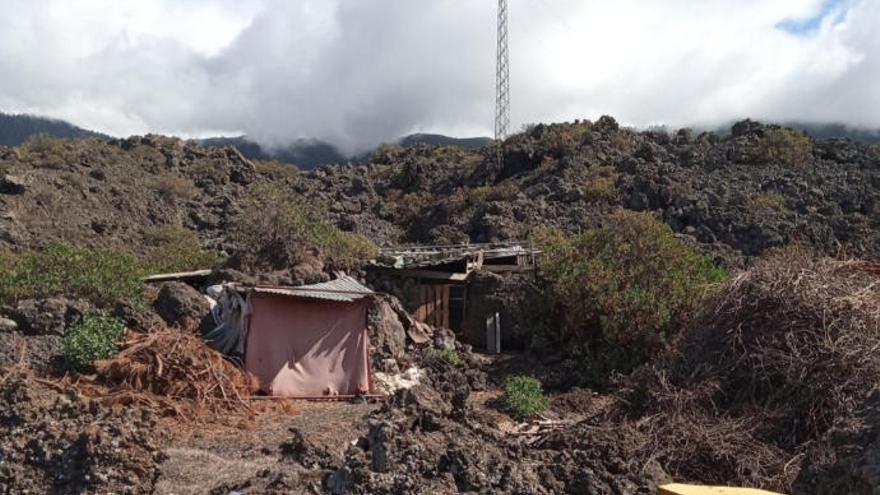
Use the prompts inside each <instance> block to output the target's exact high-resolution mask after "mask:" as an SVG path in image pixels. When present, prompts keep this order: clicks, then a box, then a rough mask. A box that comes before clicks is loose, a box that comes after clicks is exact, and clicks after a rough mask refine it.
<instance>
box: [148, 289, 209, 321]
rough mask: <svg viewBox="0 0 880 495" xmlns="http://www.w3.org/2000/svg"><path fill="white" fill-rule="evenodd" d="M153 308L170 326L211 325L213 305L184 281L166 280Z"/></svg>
mask: <svg viewBox="0 0 880 495" xmlns="http://www.w3.org/2000/svg"><path fill="white" fill-rule="evenodd" d="M153 309H155V310H156V313H158V315H159V316H160V317H161V318H162V319H163V320H165V323H166V324H168V325H170V326H176V327H180V328H198V327H201V326H202V324H203V323H204V324H205V325H210V316H211V305H210V304H209V303H208V300H207V299H206V298H205V296H203V295H202V294H201V293H200V292H199V291H197V290H196V289H194V288H193V287H191V286H189V285H187V284H185V283H183V282H166V283H164V284H162V286H161V288H160V289H159V295H158V297H156V301H155V302H154V303H153Z"/></svg>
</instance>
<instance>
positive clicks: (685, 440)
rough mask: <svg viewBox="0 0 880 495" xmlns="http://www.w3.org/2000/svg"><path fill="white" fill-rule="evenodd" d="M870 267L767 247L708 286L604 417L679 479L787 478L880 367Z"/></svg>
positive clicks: (763, 481)
mask: <svg viewBox="0 0 880 495" xmlns="http://www.w3.org/2000/svg"><path fill="white" fill-rule="evenodd" d="M878 273H880V265H877V264H873V263H867V262H861V261H839V260H833V259H828V258H816V257H813V256H811V255H809V254H807V253H806V252H804V251H802V250H799V249H788V250H785V251H781V252H778V253H775V254H773V255H771V256H769V257H767V258H765V259H764V260H762V261H760V262H758V263H757V264H756V265H755V266H754V267H753V268H752V269H751V270H750V271H748V272H747V273H744V274H742V275H740V276H738V277H736V278H735V279H734V280H732V281H731V282H729V283H728V284H727V285H726V286H725V287H724V288H722V289H721V290H720V291H719V292H718V293H717V294H716V295H715V296H714V298H713V299H712V300H711V301H710V303H709V304H708V305H707V307H706V308H705V310H704V311H703V312H702V314H701V315H700V316H699V317H698V318H697V319H696V321H695V323H694V325H693V327H692V329H691V330H690V331H689V332H686V333H685V334H684V335H683V337H682V341H681V342H680V343H679V346H678V349H679V351H678V353H677V354H676V355H673V356H670V357H669V358H668V359H667V360H666V362H663V363H660V364H655V365H653V366H646V367H643V368H641V369H639V370H637V371H636V372H635V373H633V374H632V375H631V376H630V377H629V378H628V379H627V382H626V384H625V388H624V389H622V390H621V391H620V392H619V397H620V401H619V402H618V404H617V406H616V407H615V408H614V409H613V411H612V412H611V413H610V416H611V419H613V420H615V421H620V422H621V423H625V424H627V425H630V426H632V427H634V428H637V429H639V430H640V431H642V432H643V433H644V434H645V435H646V436H647V438H648V439H649V441H648V442H647V445H653V446H654V447H652V448H650V449H649V450H648V451H649V455H651V456H652V457H654V458H657V459H658V460H660V462H661V464H662V465H663V466H664V468H665V469H666V470H667V471H668V472H669V474H671V475H672V476H674V477H676V478H678V479H698V480H700V481H711V482H719V483H722V482H723V483H737V484H741V485H757V486H763V487H765V488H770V489H777V490H783V491H786V490H788V489H789V488H790V486H791V482H792V480H793V479H794V477H795V476H796V475H797V472H798V469H799V466H800V460H801V457H802V456H803V455H804V452H805V450H806V448H807V447H808V446H809V445H810V444H811V443H813V442H815V441H816V440H818V439H820V438H821V437H822V436H823V435H824V434H825V433H826V432H827V431H828V430H829V428H830V427H831V426H832V424H833V422H834V421H835V420H839V419H840V418H846V417H850V416H852V415H853V413H854V411H855V410H856V409H857V408H858V406H859V405H860V404H861V403H862V402H863V401H864V399H865V397H866V396H867V394H868V392H869V391H870V390H871V389H872V388H873V386H874V385H875V384H876V382H877V377H878V376H880V277H878ZM707 473H712V474H711V476H715V478H716V479H711V480H707V479H705V478H706V475H707Z"/></svg>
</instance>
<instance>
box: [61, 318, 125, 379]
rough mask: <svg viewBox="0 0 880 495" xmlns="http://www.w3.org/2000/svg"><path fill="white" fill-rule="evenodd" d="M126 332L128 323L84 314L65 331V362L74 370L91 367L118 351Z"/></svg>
mask: <svg viewBox="0 0 880 495" xmlns="http://www.w3.org/2000/svg"><path fill="white" fill-rule="evenodd" d="M124 333H125V325H123V323H122V322H121V321H119V320H117V319H116V318H103V317H99V316H85V317H84V318H83V319H82V320H80V321H79V322H78V323H76V324H75V325H73V326H72V327H70V328H69V329H68V330H67V332H65V334H64V338H63V340H62V352H63V354H64V362H65V364H66V365H67V367H68V368H69V369H72V370H75V371H88V370H91V369H92V366H93V365H94V363H95V361H97V360H99V359H107V358H109V357H111V356H113V355H114V354H116V352H117V351H118V349H119V348H118V344H117V342H118V341H119V339H121V338H122V336H123V334H124Z"/></svg>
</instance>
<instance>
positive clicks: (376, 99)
mask: <svg viewBox="0 0 880 495" xmlns="http://www.w3.org/2000/svg"><path fill="white" fill-rule="evenodd" d="M496 4H497V2H495V1H494V0H252V1H248V0H131V1H128V0H76V1H73V0H45V1H41V0H0V11H2V12H3V15H2V16H0V111H5V112H15V113H19V112H26V113H33V114H39V115H47V116H54V117H59V118H63V119H66V120H69V121H71V122H73V123H76V124H78V125H80V126H83V127H86V128H90V129H95V130H99V131H103V132H107V133H110V134H114V135H129V134H143V133H147V132H160V133H166V134H178V135H183V136H207V135H215V134H239V133H245V134H248V135H249V136H251V137H253V138H255V139H257V140H258V141H260V142H262V143H264V144H271V143H280V142H284V141H287V140H290V139H293V138H297V137H316V138H322V139H326V140H329V141H331V142H333V143H335V144H337V145H340V146H342V147H343V148H344V149H346V150H347V151H356V150H360V149H363V148H365V147H368V146H371V145H373V144H376V143H377V142H380V141H383V140H386V141H387V140H392V139H394V138H397V137H400V136H403V135H406V134H409V133H411V132H417V131H419V132H442V133H447V134H452V135H459V136H465V135H490V134H491V133H492V125H493V112H494V110H493V105H494V84H495V81H494V75H495V67H494V64H495V60H494V59H495V9H496ZM510 39H511V41H510V50H511V95H512V96H511V100H512V128H513V129H519V128H520V127H521V126H522V125H523V124H525V123H532V122H540V121H544V122H547V121H560V120H572V119H575V118H589V119H595V118H597V117H598V116H599V115H602V114H610V115H613V116H615V117H616V118H617V119H618V120H619V121H621V122H623V123H626V124H629V125H634V126H648V125H656V124H667V125H672V126H690V125H712V124H717V123H721V122H728V121H730V120H732V119H736V118H740V117H745V116H750V117H753V118H760V119H773V120H793V119H797V120H807V121H835V122H843V123H848V124H851V125H856V126H871V127H880V0H833V1H823V0H615V1H609V0H510Z"/></svg>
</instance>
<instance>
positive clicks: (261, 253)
mask: <svg viewBox="0 0 880 495" xmlns="http://www.w3.org/2000/svg"><path fill="white" fill-rule="evenodd" d="M231 238H232V240H233V242H234V243H235V244H237V246H238V247H239V249H240V253H241V258H243V261H244V262H245V263H246V264H254V265H257V266H271V267H274V268H284V267H289V266H292V265H295V264H296V263H298V262H299V261H301V260H302V259H304V256H305V255H306V254H307V253H309V252H310V251H312V250H317V251H318V252H319V254H322V255H323V256H325V257H326V258H328V259H329V260H330V261H331V262H332V264H333V265H334V266H335V267H337V268H342V269H348V268H352V267H355V266H358V265H361V264H363V263H365V262H366V261H367V260H370V259H373V258H375V257H376V256H377V255H378V248H376V246H375V244H373V243H372V242H370V241H369V240H368V239H366V238H364V237H363V236H360V235H358V234H354V233H351V232H343V231H341V230H339V229H338V228H336V227H335V226H333V225H330V224H329V223H327V222H325V221H323V220H321V219H319V218H317V217H316V215H315V214H314V213H313V212H311V211H309V210H308V209H307V208H306V207H305V206H303V205H301V204H300V203H299V202H298V201H296V200H295V199H294V198H293V197H292V196H291V195H290V193H289V191H287V190H286V189H284V188H283V187H281V186H279V185H277V184H267V183H256V184H254V185H252V186H251V187H250V188H249V190H248V193H247V197H246V199H245V201H243V204H242V209H241V212H240V213H239V214H238V215H236V217H235V218H233V221H232V229H231Z"/></svg>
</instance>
